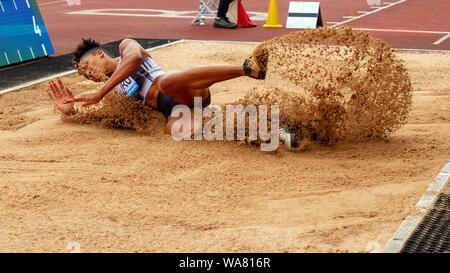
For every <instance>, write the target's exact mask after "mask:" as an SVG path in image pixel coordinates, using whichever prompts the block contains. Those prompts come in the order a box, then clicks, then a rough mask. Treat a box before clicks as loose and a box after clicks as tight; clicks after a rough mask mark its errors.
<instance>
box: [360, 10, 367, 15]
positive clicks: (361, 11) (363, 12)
mask: <svg viewBox="0 0 450 273" xmlns="http://www.w3.org/2000/svg"><path fill="white" fill-rule="evenodd" d="M358 13H362V14H366V13H369V11H364V10H358Z"/></svg>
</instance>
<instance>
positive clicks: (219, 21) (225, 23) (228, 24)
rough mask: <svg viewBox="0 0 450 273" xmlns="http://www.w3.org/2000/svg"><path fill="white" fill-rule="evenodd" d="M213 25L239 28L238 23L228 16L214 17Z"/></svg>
mask: <svg viewBox="0 0 450 273" xmlns="http://www.w3.org/2000/svg"><path fill="white" fill-rule="evenodd" d="M213 26H214V27H217V28H228V29H233V28H237V26H238V25H237V24H235V23H232V22H230V21H229V20H228V18H227V17H223V18H220V19H218V18H216V19H214V25H213Z"/></svg>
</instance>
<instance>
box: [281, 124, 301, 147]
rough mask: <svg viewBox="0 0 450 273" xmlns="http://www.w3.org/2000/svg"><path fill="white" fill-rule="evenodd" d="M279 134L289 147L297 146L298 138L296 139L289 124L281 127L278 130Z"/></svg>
mask: <svg viewBox="0 0 450 273" xmlns="http://www.w3.org/2000/svg"><path fill="white" fill-rule="evenodd" d="M278 134H279V136H280V140H281V142H282V143H283V144H284V146H286V147H288V148H297V146H298V144H297V140H296V139H295V134H294V133H291V131H289V128H288V126H287V125H284V126H283V128H280V129H279V130H278Z"/></svg>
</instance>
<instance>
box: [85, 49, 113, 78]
mask: <svg viewBox="0 0 450 273" xmlns="http://www.w3.org/2000/svg"><path fill="white" fill-rule="evenodd" d="M110 61H111V58H108V55H106V54H105V53H104V52H103V51H102V50H100V49H99V50H97V51H96V52H95V53H94V54H89V55H86V56H84V57H83V58H82V59H81V61H80V63H79V64H78V72H80V74H81V75H83V76H84V77H85V78H86V79H88V80H91V81H94V82H105V81H107V80H108V79H109V76H110V75H109V74H110V73H108V71H107V68H108V62H110Z"/></svg>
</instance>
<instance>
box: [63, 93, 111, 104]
mask: <svg viewBox="0 0 450 273" xmlns="http://www.w3.org/2000/svg"><path fill="white" fill-rule="evenodd" d="M102 98H103V96H101V95H99V94H98V93H91V94H85V95H82V96H81V97H79V98H72V99H68V100H66V101H65V102H64V103H74V102H78V101H82V102H84V103H83V104H82V105H81V106H83V107H86V106H89V105H92V104H96V103H97V102H99V101H101V100H102Z"/></svg>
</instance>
